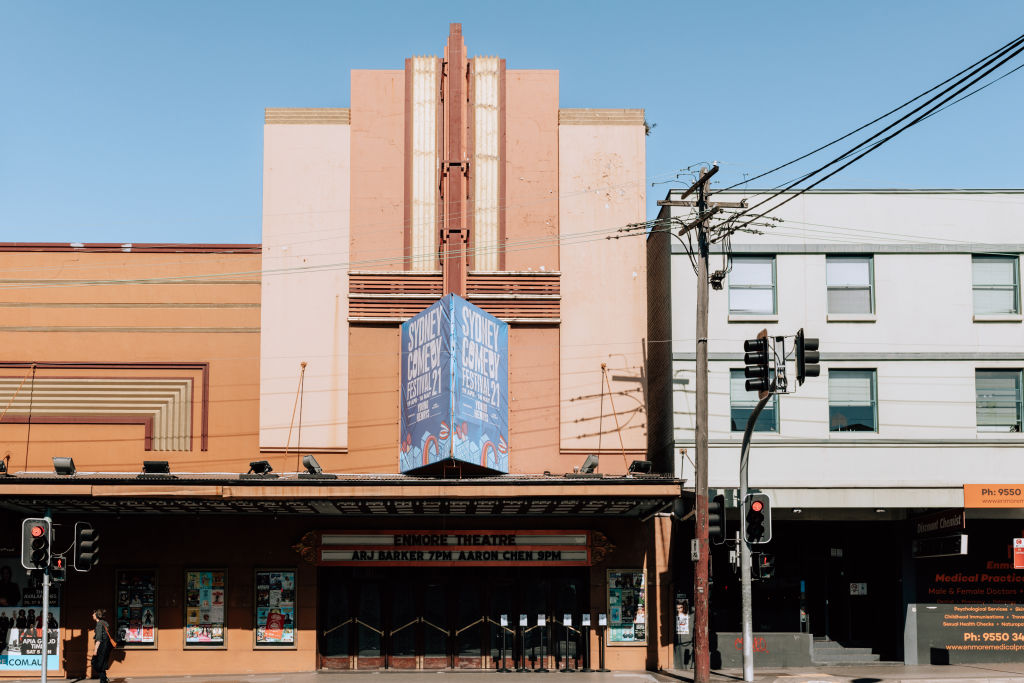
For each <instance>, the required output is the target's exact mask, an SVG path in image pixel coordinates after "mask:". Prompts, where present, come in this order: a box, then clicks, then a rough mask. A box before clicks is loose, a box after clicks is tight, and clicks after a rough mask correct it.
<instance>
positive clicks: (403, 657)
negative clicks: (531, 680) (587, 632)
mask: <svg viewBox="0 0 1024 683" xmlns="http://www.w3.org/2000/svg"><path fill="white" fill-rule="evenodd" d="M586 586H587V581H586V570H585V569H584V570H579V569H573V570H571V571H567V570H565V569H561V568H559V569H555V570H543V569H529V570H516V569H510V568H495V569H491V568H486V569H485V568H477V569H443V568H438V569H429V568H409V569H397V568H396V569H391V568H377V569H374V570H367V569H352V568H347V567H341V568H333V567H326V568H322V569H321V570H320V609H319V627H318V634H319V643H318V646H319V653H320V665H321V667H323V668H333V669H487V668H500V667H501V666H503V665H504V666H506V667H510V668H511V667H512V666H513V656H514V654H516V655H519V654H522V655H524V656H525V657H527V658H528V657H530V656H531V655H532V656H533V657H534V659H536V656H537V653H538V651H539V652H544V653H545V654H549V655H550V654H553V653H554V652H555V650H554V649H552V648H553V647H555V646H556V645H557V643H556V644H552V643H548V642H547V639H550V638H551V632H550V631H545V629H539V628H536V627H534V628H530V629H528V630H526V632H525V634H519V636H520V637H517V633H516V631H517V629H516V626H515V625H516V624H518V620H519V615H520V614H525V615H528V618H529V623H530V624H531V625H535V624H536V619H537V615H540V614H544V615H546V616H547V618H548V620H553V619H554V618H555V617H556V615H557V619H558V620H559V621H560V620H561V618H562V615H563V614H565V613H572V614H574V615H578V614H580V613H581V612H582V611H585V609H586V606H587V605H586V600H587V590H586ZM502 615H506V616H507V623H508V626H507V627H503V626H502V624H501V621H502V619H501V618H502ZM575 618H576V623H579V622H578V616H577V617H575ZM538 648H540V650H538ZM563 649H564V648H563ZM573 649H575V648H573ZM502 655H504V660H502ZM570 655H571V653H570Z"/></svg>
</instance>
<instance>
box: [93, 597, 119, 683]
mask: <svg viewBox="0 0 1024 683" xmlns="http://www.w3.org/2000/svg"><path fill="white" fill-rule="evenodd" d="M106 617H107V612H106V610H102V609H98V610H96V611H95V612H93V613H92V620H93V621H95V622H96V630H95V632H94V633H93V637H92V640H93V653H92V677H93V678H94V679H96V678H98V679H100V683H107V663H108V662H109V661H110V651H111V650H112V649H113V648H115V647H117V643H115V642H114V640H113V638H111V637H110V624H108V623H107V621H106Z"/></svg>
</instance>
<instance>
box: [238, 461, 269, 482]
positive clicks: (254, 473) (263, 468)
mask: <svg viewBox="0 0 1024 683" xmlns="http://www.w3.org/2000/svg"><path fill="white" fill-rule="evenodd" d="M273 472H274V468H273V467H271V466H270V462H269V461H267V460H254V461H252V462H250V463H249V471H248V472H246V473H245V474H240V475H239V477H241V478H242V479H277V475H276V474H273Z"/></svg>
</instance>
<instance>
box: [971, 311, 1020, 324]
mask: <svg viewBox="0 0 1024 683" xmlns="http://www.w3.org/2000/svg"><path fill="white" fill-rule="evenodd" d="M1022 320H1024V316H1022V315H1021V314H1020V313H1008V314H1003V315H976V316H974V322H976V323H1019V322H1020V321H1022Z"/></svg>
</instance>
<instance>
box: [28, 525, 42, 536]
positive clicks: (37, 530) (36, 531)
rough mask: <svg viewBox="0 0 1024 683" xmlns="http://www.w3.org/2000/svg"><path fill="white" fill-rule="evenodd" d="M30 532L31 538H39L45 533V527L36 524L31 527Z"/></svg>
mask: <svg viewBox="0 0 1024 683" xmlns="http://www.w3.org/2000/svg"><path fill="white" fill-rule="evenodd" d="M30 533H31V534H32V538H39V537H40V536H42V535H44V534H45V533H46V527H44V526H41V525H38V524H37V525H36V526H34V527H32V531H31V532H30Z"/></svg>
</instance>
